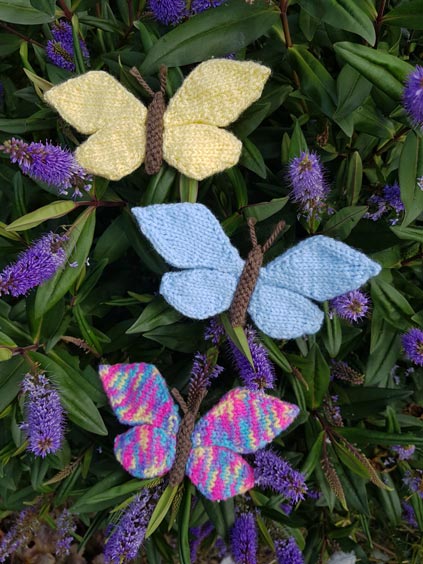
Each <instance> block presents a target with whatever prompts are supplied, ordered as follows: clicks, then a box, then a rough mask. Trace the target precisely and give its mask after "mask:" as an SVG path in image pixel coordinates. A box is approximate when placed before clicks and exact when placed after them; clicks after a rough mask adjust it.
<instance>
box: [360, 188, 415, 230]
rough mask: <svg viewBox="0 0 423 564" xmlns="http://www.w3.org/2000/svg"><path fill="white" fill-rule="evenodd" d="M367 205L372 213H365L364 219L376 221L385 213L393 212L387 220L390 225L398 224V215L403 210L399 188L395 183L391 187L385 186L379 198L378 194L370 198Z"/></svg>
mask: <svg viewBox="0 0 423 564" xmlns="http://www.w3.org/2000/svg"><path fill="white" fill-rule="evenodd" d="M367 204H368V206H369V207H371V208H372V209H373V211H371V212H370V211H369V212H367V213H365V214H364V217H365V218H367V219H371V220H372V221H377V220H378V219H380V218H381V217H382V216H383V215H385V214H386V213H389V212H393V214H394V215H393V217H392V218H391V219H390V220H389V222H390V223H391V225H395V224H396V223H398V221H399V217H400V214H401V213H402V212H403V211H404V209H405V208H404V204H403V203H402V200H401V191H400V187H399V184H398V183H397V182H395V183H394V184H392V186H390V185H387V186H385V187H384V189H383V191H382V195H381V196H380V195H378V194H373V195H372V196H370V198H369V201H368V202H367Z"/></svg>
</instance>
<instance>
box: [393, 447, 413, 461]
mask: <svg viewBox="0 0 423 564" xmlns="http://www.w3.org/2000/svg"><path fill="white" fill-rule="evenodd" d="M391 450H392V451H393V452H394V453H395V454H396V455H397V457H398V460H410V458H412V457H413V454H414V453H415V451H416V445H406V446H401V445H394V446H392V447H391Z"/></svg>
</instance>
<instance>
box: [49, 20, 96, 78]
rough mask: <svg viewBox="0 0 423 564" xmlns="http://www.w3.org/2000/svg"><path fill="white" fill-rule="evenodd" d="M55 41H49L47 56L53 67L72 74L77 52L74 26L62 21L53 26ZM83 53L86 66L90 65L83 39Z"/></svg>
mask: <svg viewBox="0 0 423 564" xmlns="http://www.w3.org/2000/svg"><path fill="white" fill-rule="evenodd" d="M51 34H52V36H53V39H50V40H49V41H47V45H46V55H47V58H48V59H49V61H50V62H51V63H53V65H56V67H59V68H61V69H65V70H68V71H70V72H74V71H75V68H76V67H75V51H74V47H73V36H72V26H71V25H70V24H69V23H68V22H66V21H64V20H61V21H59V22H56V23H55V24H53V27H52V29H51ZM79 45H80V47H81V53H82V56H83V58H84V62H85V64H86V65H89V63H90V54H89V52H88V49H87V46H86V44H85V41H84V40H83V39H80V40H79Z"/></svg>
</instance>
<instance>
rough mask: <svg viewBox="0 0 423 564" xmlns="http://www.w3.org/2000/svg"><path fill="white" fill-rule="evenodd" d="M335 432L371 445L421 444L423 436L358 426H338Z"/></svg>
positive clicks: (352, 440)
mask: <svg viewBox="0 0 423 564" xmlns="http://www.w3.org/2000/svg"><path fill="white" fill-rule="evenodd" d="M336 431H337V433H339V434H340V435H342V436H343V437H345V438H346V439H348V440H349V441H350V442H352V443H358V444H363V445H366V444H371V445H382V446H392V445H416V447H422V446H423V436H420V435H421V434H420V435H413V434H411V433H385V432H383V431H374V430H372V429H360V428H358V427H339V428H337V430H336Z"/></svg>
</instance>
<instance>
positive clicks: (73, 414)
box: [30, 352, 107, 435]
mask: <svg viewBox="0 0 423 564" xmlns="http://www.w3.org/2000/svg"><path fill="white" fill-rule="evenodd" d="M30 356H31V358H32V359H33V360H34V361H35V362H38V363H39V364H40V366H41V368H42V369H43V370H45V371H46V373H47V375H48V376H49V378H51V379H52V380H53V382H55V383H56V384H57V386H58V388H59V392H60V399H61V402H62V404H63V407H64V408H65V410H66V414H67V417H68V418H69V419H70V420H71V421H73V422H74V423H75V424H76V425H78V426H79V427H81V428H82V429H86V430H87V431H90V433H95V434H96V435H107V429H106V426H105V424H104V422H103V419H102V418H101V415H100V412H99V411H98V409H97V408H96V406H95V405H94V402H93V401H92V399H91V398H90V397H89V396H88V395H87V394H86V392H85V391H84V390H83V389H82V388H80V387H79V386H75V383H74V381H73V379H72V378H71V377H70V375H69V374H68V373H67V372H66V371H65V370H63V368H62V367H61V366H59V364H57V363H56V362H54V361H53V360H52V359H51V358H49V357H48V356H45V355H43V354H40V353H36V352H31V353H30Z"/></svg>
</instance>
